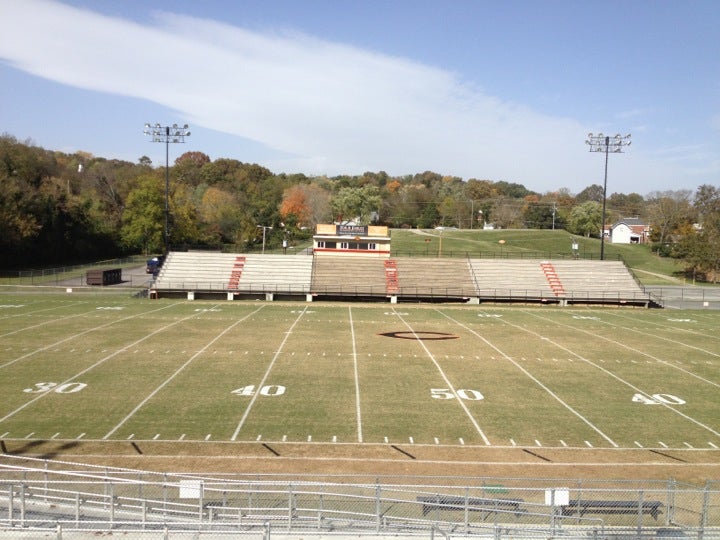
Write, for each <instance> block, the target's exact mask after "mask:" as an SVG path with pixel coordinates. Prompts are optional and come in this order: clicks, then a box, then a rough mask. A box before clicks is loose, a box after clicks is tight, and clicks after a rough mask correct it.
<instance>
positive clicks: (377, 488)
mask: <svg viewBox="0 0 720 540" xmlns="http://www.w3.org/2000/svg"><path fill="white" fill-rule="evenodd" d="M381 512H382V506H381V504H380V484H379V483H377V484H375V532H376V533H379V532H380V513H381Z"/></svg>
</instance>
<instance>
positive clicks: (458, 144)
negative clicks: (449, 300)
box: [0, 0, 668, 191]
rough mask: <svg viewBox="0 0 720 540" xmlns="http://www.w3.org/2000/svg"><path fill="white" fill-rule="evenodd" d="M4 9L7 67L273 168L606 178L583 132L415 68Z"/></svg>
mask: <svg viewBox="0 0 720 540" xmlns="http://www.w3.org/2000/svg"><path fill="white" fill-rule="evenodd" d="M0 5H2V6H3V7H2V12H3V19H4V24H3V27H4V28H3V32H2V35H1V37H0V57H2V58H5V59H7V60H8V61H9V62H10V63H11V64H12V65H13V66H15V67H17V68H18V69H21V70H24V71H27V72H29V73H32V74H35V75H37V76H40V77H43V78H47V79H50V80H54V81H57V82H61V83H63V84H66V85H71V86H75V87H79V88H83V89H90V90H95V91H101V92H106V93H110V94H117V95H123V96H132V97H136V98H140V99H143V100H148V101H152V102H156V103H158V104H160V105H162V106H165V107H168V108H170V109H173V110H175V111H178V115H179V117H181V118H184V119H186V120H187V122H188V123H190V124H191V125H193V126H202V127H205V128H208V129H212V130H217V131H220V132H224V133H228V134H234V135H238V136H241V137H244V138H247V139H250V140H254V141H257V142H260V143H262V144H263V145H265V146H267V147H269V148H272V149H274V150H276V151H277V153H278V155H281V156H282V157H280V158H278V160H277V161H275V162H274V163H265V164H266V166H268V167H269V168H271V169H274V170H278V169H275V166H279V167H280V169H279V170H284V171H287V172H300V171H302V172H306V173H308V174H322V173H327V174H340V173H348V174H353V173H360V172H363V171H365V170H376V171H377V170H385V171H387V172H388V173H390V174H407V173H415V172H421V171H423V170H434V171H437V172H440V173H442V174H454V175H458V176H461V177H464V178H470V177H479V178H491V179H494V180H501V179H502V180H508V181H513V182H520V183H524V184H525V185H526V186H528V187H531V188H532V189H536V190H540V191H544V190H550V189H556V188H559V187H565V186H568V187H570V186H571V187H578V186H579V189H581V188H582V187H584V186H586V185H588V184H590V183H594V182H595V180H596V177H597V172H598V170H599V169H598V167H600V164H599V163H595V161H596V160H593V159H591V157H589V156H588V155H587V153H586V151H585V148H584V145H583V140H584V136H585V134H586V133H587V132H588V131H589V129H588V128H587V127H586V126H583V125H581V123H580V122H578V121H576V120H573V119H567V118H556V117H550V116H547V115H543V114H540V113H538V112H536V111H533V110H531V109H529V108H527V107H525V106H523V105H521V104H517V103H511V102H507V101H503V100H502V99H499V98H497V97H494V96H489V95H486V94H484V93H483V92H481V91H479V90H477V89H476V88H474V87H472V86H470V85H469V84H466V83H464V82H463V81H462V80H460V78H459V77H458V76H457V75H455V74H453V73H450V72H448V71H443V70H441V69H438V68H433V67H428V66H425V65H422V64H420V63H418V62H414V61H411V60H408V59H404V58H397V57H392V56H387V55H382V54H378V53H375V52H369V51H365V50H362V49H358V48H355V47H351V46H347V45H343V44H338V43H331V42H327V41H323V40H320V39H317V38H313V37H311V36H307V35H302V34H293V33H290V32H283V33H262V34H261V33H258V32H251V31H248V30H245V29H242V28H238V27H233V26H230V25H227V24H223V23H220V22H216V21H210V20H203V19H197V18H191V17H186V16H179V15H172V14H167V13H161V14H158V15H157V18H156V19H155V21H153V22H152V24H145V25H141V24H137V23H135V22H131V21H128V20H123V19H119V18H111V17H106V16H103V15H99V14H96V13H93V12H90V11H83V10H79V9H75V8H71V7H68V6H65V5H62V4H58V3H55V2H50V1H46V0H24V1H23V2H15V1H13V0H0ZM638 112H639V111H633V112H630V113H628V114H627V116H628V117H630V116H635V114H636V113H638ZM228 157H231V156H228ZM636 159H637V158H636ZM636 165H639V163H636ZM635 170H636V171H639V174H642V167H639V168H638V167H635ZM656 172H657V174H666V175H667V174H668V171H664V173H663V172H661V171H660V170H659V169H657V170H656ZM636 174H637V172H636Z"/></svg>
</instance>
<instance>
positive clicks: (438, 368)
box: [393, 308, 490, 446]
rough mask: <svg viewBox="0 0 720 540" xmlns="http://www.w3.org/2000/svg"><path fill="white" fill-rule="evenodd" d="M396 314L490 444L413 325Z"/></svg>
mask: <svg viewBox="0 0 720 540" xmlns="http://www.w3.org/2000/svg"><path fill="white" fill-rule="evenodd" d="M393 310H394V308H393ZM396 314H397V316H398V319H400V320H401V321H402V323H403V324H404V325H405V326H407V327H408V330H410V331H411V332H412V334H413V336H414V337H415V339H416V340H417V342H418V343H419V344H420V346H421V347H422V348H423V349H424V350H425V354H427V356H428V358H430V360H432V363H433V364H435V367H436V368H437V370H438V372H439V373H440V376H441V377H442V378H443V380H444V381H445V384H447V386H448V389H449V390H450V392H451V393H452V395H453V396H455V400H456V401H457V402H458V404H459V405H460V407H462V410H463V411H465V414H466V415H467V417H468V419H469V420H470V422H472V425H473V426H474V427H475V429H476V430H477V432H478V434H479V435H480V437H481V438H482V440H483V442H484V443H485V444H486V445H487V446H490V440H489V439H488V438H487V436H486V435H485V432H483V430H482V428H481V427H480V424H478V422H477V420H476V419H475V417H474V416H473V415H472V413H471V412H470V409H468V407H467V405H465V402H464V401H463V400H462V399H461V398H460V396H458V394H457V391H456V390H455V386H454V385H453V383H451V382H450V379H448V377H447V375H445V372H444V371H443V369H442V367H440V364H439V363H438V361H437V360H436V359H435V357H434V356H433V354H432V353H431V352H430V350H429V349H428V348H427V346H426V345H425V343H424V342H423V340H422V339H420V337H419V336H418V335H417V334H416V333H415V330H414V329H413V327H412V326H410V324H409V323H408V322H407V321H406V320H405V319H404V318H403V316H402V315H401V314H399V313H397V312H396Z"/></svg>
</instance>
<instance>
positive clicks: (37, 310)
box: [0, 302, 95, 337]
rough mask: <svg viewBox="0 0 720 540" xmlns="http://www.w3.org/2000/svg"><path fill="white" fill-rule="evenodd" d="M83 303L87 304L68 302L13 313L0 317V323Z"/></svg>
mask: <svg viewBox="0 0 720 540" xmlns="http://www.w3.org/2000/svg"><path fill="white" fill-rule="evenodd" d="M84 303H87V302H70V304H69V305H66V304H61V305H59V306H54V307H49V308H43V309H36V310H35V311H24V312H22V313H13V314H12V315H4V316H3V317H0V321H3V320H5V319H17V318H19V317H27V316H28V315H35V314H36V313H43V312H45V311H53V310H56V309H63V308H67V307H69V306H79V305H82V304H84ZM93 311H95V310H94V309H93ZM73 316H74V315H73ZM57 320H58V319H55V320H54V321H53V320H51V321H50V322H55V321H57ZM11 333H14V332H11ZM9 335H10V334H4V335H2V336H0V337H5V336H9Z"/></svg>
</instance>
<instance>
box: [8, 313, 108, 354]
mask: <svg viewBox="0 0 720 540" xmlns="http://www.w3.org/2000/svg"><path fill="white" fill-rule="evenodd" d="M89 313H96V311H95V310H94V309H93V310H92V311H86V312H84V313H77V314H76V315H69V316H67V317H63V318H62V319H54V320H52V319H50V320H47V321H45V322H41V323H38V324H33V325H32V326H26V327H25V328H18V329H17V330H13V331H12V332H8V333H7V334H2V335H0V338H4V337H7V336H12V335H13V334H19V333H20V332H26V331H28V330H34V329H35V328H40V327H41V326H45V325H46V324H52V323H57V322H59V321H60V322H65V321H67V320H68V319H74V318H75V317H83V316H85V315H87V314H89ZM0 367H1V366H0Z"/></svg>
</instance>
